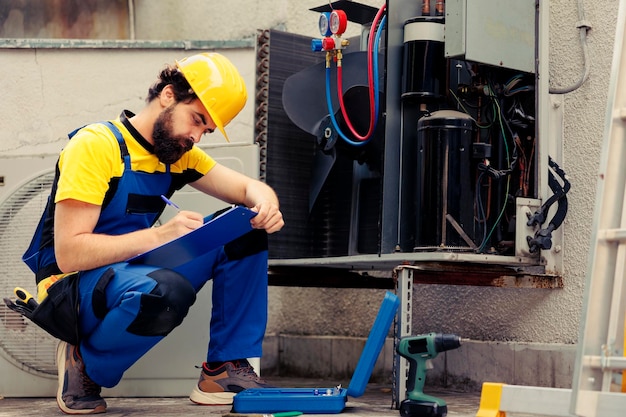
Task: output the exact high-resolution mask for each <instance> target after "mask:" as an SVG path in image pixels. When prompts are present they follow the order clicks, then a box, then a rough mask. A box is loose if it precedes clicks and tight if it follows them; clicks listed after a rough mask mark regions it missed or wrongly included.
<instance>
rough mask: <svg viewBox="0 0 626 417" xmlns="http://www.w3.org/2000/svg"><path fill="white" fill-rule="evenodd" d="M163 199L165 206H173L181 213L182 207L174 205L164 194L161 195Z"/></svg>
mask: <svg viewBox="0 0 626 417" xmlns="http://www.w3.org/2000/svg"><path fill="white" fill-rule="evenodd" d="M161 198H162V199H163V201H165V204H167V205H168V206H172V207H174V208H175V209H176V210H178V211H180V207H178V206H177V205H176V203H174V202H173V201H172V200H170V199H169V198H167V197H165V196H164V195H163V194H161Z"/></svg>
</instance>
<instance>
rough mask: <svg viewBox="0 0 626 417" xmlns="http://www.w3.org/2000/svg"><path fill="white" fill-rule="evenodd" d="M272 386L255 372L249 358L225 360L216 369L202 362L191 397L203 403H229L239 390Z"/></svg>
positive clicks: (198, 402)
mask: <svg viewBox="0 0 626 417" xmlns="http://www.w3.org/2000/svg"><path fill="white" fill-rule="evenodd" d="M269 387H270V386H269V385H268V384H267V383H266V382H265V381H264V380H262V379H261V378H259V376H258V375H257V374H256V372H254V369H253V368H252V366H250V364H249V363H248V361H247V360H240V361H235V362H224V363H223V364H222V365H220V366H218V367H217V368H215V369H209V366H208V364H207V363H206V362H205V363H203V364H202V372H201V373H200V379H199V380H198V385H196V386H195V388H194V389H193V391H192V392H191V395H190V396H189V399H190V400H191V401H193V402H194V403H196V404H201V405H229V404H232V403H233V397H234V396H235V394H237V393H238V392H241V391H243V390H244V389H247V388H269Z"/></svg>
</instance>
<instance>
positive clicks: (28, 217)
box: [0, 171, 57, 375]
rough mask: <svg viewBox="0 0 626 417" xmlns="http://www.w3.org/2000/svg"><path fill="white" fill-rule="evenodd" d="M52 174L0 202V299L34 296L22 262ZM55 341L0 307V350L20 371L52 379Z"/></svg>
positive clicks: (31, 281) (33, 289)
mask: <svg viewBox="0 0 626 417" xmlns="http://www.w3.org/2000/svg"><path fill="white" fill-rule="evenodd" d="M53 180H54V171H51V172H49V173H46V174H42V175H40V176H38V177H37V178H34V179H33V180H31V181H29V182H27V183H26V184H25V185H23V186H21V187H20V188H19V189H17V190H16V191H14V192H13V193H12V194H9V196H8V197H7V198H6V199H5V200H4V201H2V202H0V253H1V254H2V257H0V296H1V297H8V298H15V296H14V294H13V289H14V288H15V287H17V286H20V287H23V288H25V289H27V290H28V291H30V292H31V293H32V294H35V293H36V291H35V278H34V275H33V273H32V272H31V271H30V269H28V267H27V266H26V265H25V264H24V263H23V262H22V254H23V253H24V251H25V250H26V248H27V247H28V245H29V243H30V240H31V238H32V236H33V233H34V231H35V228H36V227H37V223H38V222H39V218H40V217H41V214H42V213H43V210H44V208H45V206H46V201H47V199H48V195H49V194H50V188H51V187H52V182H53ZM56 344H57V340H56V339H54V338H53V337H52V336H50V335H49V334H48V333H46V332H45V331H43V330H42V329H41V328H39V327H38V326H37V325H35V324H34V323H32V322H31V321H30V320H28V319H26V318H24V317H22V316H20V315H19V314H17V313H15V312H13V311H11V310H9V309H8V308H7V307H6V305H5V304H4V303H1V304H0V350H2V351H3V352H0V353H4V354H5V355H3V356H7V357H8V359H9V360H11V361H12V362H14V363H15V364H16V365H18V366H19V367H20V368H21V369H23V370H26V371H28V372H31V373H34V374H42V373H43V374H49V375H56V372H57V371H56V365H55V350H56Z"/></svg>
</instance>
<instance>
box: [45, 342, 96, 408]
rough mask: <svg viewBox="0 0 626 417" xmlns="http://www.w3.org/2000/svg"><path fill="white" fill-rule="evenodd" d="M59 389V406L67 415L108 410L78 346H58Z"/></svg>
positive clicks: (63, 343) (65, 343) (60, 344)
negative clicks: (88, 372)
mask: <svg viewBox="0 0 626 417" xmlns="http://www.w3.org/2000/svg"><path fill="white" fill-rule="evenodd" d="M57 368H58V371H59V374H58V375H59V389H58V391H57V404H58V405H59V408H60V409H61V411H63V412H64V413H65V414H98V413H104V412H106V410H107V403H106V401H104V399H103V398H102V397H101V396H100V391H101V388H100V386H99V385H97V384H96V383H95V382H93V381H92V380H91V378H89V376H88V375H87V373H85V364H84V363H83V358H82V357H81V356H80V352H79V351H78V347H77V346H73V345H70V344H69V343H67V342H60V343H59V345H58V346H57Z"/></svg>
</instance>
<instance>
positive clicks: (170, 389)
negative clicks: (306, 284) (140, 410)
mask: <svg viewBox="0 0 626 417" xmlns="http://www.w3.org/2000/svg"><path fill="white" fill-rule="evenodd" d="M206 150H207V152H208V153H209V154H210V155H211V156H213V158H215V159H216V160H217V161H218V162H219V163H221V164H223V165H225V166H228V167H229V168H232V169H235V170H237V171H239V172H243V173H244V174H246V175H249V176H252V177H257V176H258V172H259V155H258V147H257V146H256V145H241V144H239V145H227V146H220V147H211V148H210V149H206ZM56 160H57V155H43V156H20V157H13V158H0V184H1V185H0V253H2V257H1V258H0V272H1V273H0V296H2V297H10V298H14V295H13V289H14V288H15V287H17V286H20V287H23V288H25V289H27V290H29V291H31V292H32V293H33V294H34V293H35V290H36V288H35V278H34V275H33V273H32V272H31V271H30V270H29V269H28V267H27V266H26V265H25V264H24V263H23V262H22V260H21V257H22V253H23V252H24V250H25V249H26V248H27V247H28V244H29V243H30V239H31V237H32V234H33V232H34V230H35V227H36V226H37V222H38V221H39V218H40V216H41V213H42V211H43V209H44V207H45V205H46V201H47V197H48V195H49V192H50V186H51V184H52V181H53V179H54V168H55V164H56ZM173 201H174V202H176V204H177V205H179V206H180V207H181V208H185V209H188V210H194V211H198V212H200V213H203V214H209V213H211V212H214V211H216V210H218V209H220V208H223V207H224V206H225V203H223V202H221V201H218V200H215V199H213V198H211V197H209V196H206V195H204V194H202V193H199V192H198V191H196V190H195V189H193V188H191V187H185V188H183V189H182V190H180V191H179V192H178V193H176V194H175V195H174V197H173ZM172 214H173V213H169V212H168V211H167V210H166V211H165V213H164V215H163V216H162V219H161V220H162V221H165V220H167V218H168V215H169V216H171V215H172ZM211 287H212V286H211V285H210V284H207V285H205V287H204V288H203V289H202V290H201V291H200V293H199V294H198V298H197V300H196V302H195V304H194V305H193V306H192V308H191V309H190V311H189V315H188V316H187V318H186V319H185V321H184V322H183V324H182V325H181V326H179V327H178V328H176V329H175V330H174V331H173V332H172V333H171V334H170V335H169V336H168V337H167V338H166V339H165V340H163V342H161V343H160V344H158V345H157V346H155V347H154V349H152V350H151V351H150V352H148V353H147V354H146V355H145V356H144V357H143V358H141V359H140V360H139V361H138V362H137V363H136V364H135V365H134V366H133V367H131V368H130V369H129V370H128V371H127V372H126V374H125V376H124V378H123V379H122V381H121V382H120V384H118V385H117V386H116V387H115V388H112V389H105V390H103V395H105V396H118V397H124V396H131V397H136V396H146V397H148V396H186V395H188V394H189V392H190V391H191V389H192V388H193V386H194V384H196V383H197V380H198V377H199V375H200V370H199V369H197V368H196V367H195V365H200V364H201V363H202V362H203V361H205V360H206V350H207V346H208V329H209V322H210V317H211V305H212V303H211ZM57 343H58V340H56V339H55V338H53V337H52V336H50V335H48V334H47V333H46V332H45V331H43V330H41V329H40V328H39V327H37V326H36V325H35V324H33V323H32V322H30V321H29V320H27V319H25V318H23V317H21V316H20V315H18V314H16V313H14V312H13V311H11V310H9V309H8V308H7V307H6V306H5V305H4V303H2V304H1V305H0V397H2V396H4V397H49V396H55V395H56V390H57V368H56V363H55V351H56V346H57Z"/></svg>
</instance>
